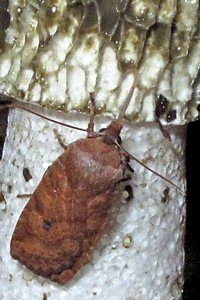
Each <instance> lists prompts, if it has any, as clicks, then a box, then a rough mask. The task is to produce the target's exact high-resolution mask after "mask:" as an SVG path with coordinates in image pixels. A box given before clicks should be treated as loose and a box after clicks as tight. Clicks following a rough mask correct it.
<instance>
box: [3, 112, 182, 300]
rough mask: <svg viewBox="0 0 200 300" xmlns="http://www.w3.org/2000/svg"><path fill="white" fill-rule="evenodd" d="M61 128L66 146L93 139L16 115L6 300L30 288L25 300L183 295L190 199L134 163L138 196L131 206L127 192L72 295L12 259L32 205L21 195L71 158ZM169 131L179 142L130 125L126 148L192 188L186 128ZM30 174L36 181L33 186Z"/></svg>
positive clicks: (7, 157) (10, 147)
mask: <svg viewBox="0 0 200 300" xmlns="http://www.w3.org/2000/svg"><path fill="white" fill-rule="evenodd" d="M61 121H63V120H61ZM64 121H65V122H66V123H70V124H72V125H75V126H77V125H78V126H79V127H80V126H81V127H83V128H86V127H87V122H88V118H87V117H86V116H81V117H80V115H79V117H78V115H77V114H73V115H67V116H66V118H65V120H64ZM108 122H109V119H108V118H104V117H99V118H97V122H96V129H97V130H98V129H100V128H101V127H105V126H106V125H107V124H108ZM54 129H57V130H58V132H59V133H60V135H61V136H62V138H63V140H64V143H65V144H68V143H71V142H72V141H73V140H76V139H78V138H84V137H85V133H82V132H80V131H76V130H72V129H68V128H64V127H62V126H60V125H56V124H53V123H51V122H48V121H46V120H43V119H41V118H40V117H37V116H34V115H32V114H30V113H28V112H24V111H21V110H18V109H16V110H12V111H11V112H10V114H9V120H8V130H7V138H6V141H5V145H4V151H3V157H2V160H1V168H0V172H1V173H0V176H1V182H2V187H1V189H2V192H3V193H4V196H5V199H6V207H2V209H3V208H4V209H3V210H1V237H2V238H1V247H0V256H1V266H2V267H1V269H2V271H1V275H0V276H1V284H2V288H1V297H2V299H9V297H11V294H12V297H14V298H13V299H17V298H18V297H22V295H21V291H22V290H23V295H24V296H23V297H24V298H21V299H24V300H25V299H27V298H28V297H30V295H33V294H34V295H35V296H34V297H35V299H38V300H39V299H41V296H42V293H48V295H49V296H50V299H51V298H52V299H63V297H67V298H68V297H69V298H70V299H79V298H80V297H81V298H82V299H94V295H96V296H98V299H108V298H109V299H120V300H121V299H127V298H128V297H130V298H132V297H134V299H137V300H139V299H166V300H168V299H169V300H171V299H178V298H179V297H181V293H182V287H183V265H184V245H183V241H184V240H183V238H184V229H185V198H184V196H183V195H182V194H181V193H180V191H179V190H177V189H176V188H175V187H174V186H171V185H170V184H168V183H166V182H165V181H164V180H162V179H161V178H159V177H157V176H156V175H155V174H153V173H151V172H150V171H149V170H146V169H145V168H144V167H142V166H141V165H139V164H137V163H136V162H134V161H132V162H131V166H132V168H133V169H134V171H135V172H134V174H133V178H132V181H131V185H132V189H133V197H131V199H130V200H129V201H126V199H127V194H126V193H123V195H122V198H121V200H120V203H119V204H118V206H117V211H116V212H115V215H114V216H111V217H112V218H113V220H114V222H113V226H111V228H109V229H108V230H107V231H106V233H105V235H104V236H103V238H102V240H101V243H100V245H99V246H98V248H97V249H96V250H95V251H94V254H93V257H92V258H91V261H90V263H89V264H88V265H87V266H86V267H84V268H83V269H82V270H81V271H80V273H79V274H78V275H77V276H75V277H74V278H73V279H72V281H71V282H70V283H69V285H67V286H66V289H64V290H63V288H62V287H59V286H55V285H54V284H53V283H50V282H48V281H46V280H45V279H42V278H39V277H38V276H36V275H34V274H33V273H31V272H30V271H28V270H27V269H25V268H22V266H21V265H19V264H18V263H17V262H16V261H14V260H13V259H12V258H11V257H10V254H9V244H10V239H11V236H12V233H13V230H14V227H15V224H16V221H17V219H18V217H19V215H20V213H21V212H22V210H23V207H24V205H25V204H26V203H27V201H28V199H26V198H24V199H23V198H22V199H19V198H17V195H18V194H30V193H32V192H33V190H34V189H35V187H36V186H37V184H38V182H39V181H40V179H41V177H42V175H43V173H44V171H45V170H46V169H47V167H48V166H49V165H50V164H51V163H52V162H53V161H54V160H55V159H56V157H57V156H58V155H60V154H61V153H62V152H63V149H62V148H61V146H60V144H59V143H58V140H57V138H56V136H55V134H54ZM167 130H168V131H169V134H170V136H171V139H172V141H171V142H169V141H168V140H167V139H165V138H164V137H163V135H162V133H161V131H160V130H159V128H158V126H157V124H154V123H152V124H148V126H147V124H138V125H132V124H131V125H128V124H127V125H125V126H124V127H123V131H122V140H123V147H125V148H126V149H127V150H128V151H129V152H130V153H132V154H134V155H135V156H136V157H138V158H140V159H141V160H142V161H143V163H144V164H147V165H148V166H150V167H151V168H152V169H154V170H156V171H157V172H159V173H161V174H162V175H163V176H165V177H166V178H169V179H170V180H172V181H173V182H174V183H176V184H177V185H178V186H180V187H181V188H182V189H184V184H185V161H184V148H185V130H186V127H184V126H174V127H169V128H167ZM24 169H26V170H27V169H28V171H29V173H30V174H31V177H32V178H30V176H29V177H28V178H29V180H27V181H26V176H25V175H24V172H23V170H24ZM52 238H53V237H52ZM44 282H45V283H44ZM19 285H20V289H18V286H19ZM27 286H28V287H29V288H28V289H27ZM8 287H9V288H8ZM69 287H70V288H69ZM20 295H21V296H20Z"/></svg>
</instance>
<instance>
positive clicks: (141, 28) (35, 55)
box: [0, 0, 200, 300]
mask: <svg viewBox="0 0 200 300" xmlns="http://www.w3.org/2000/svg"><path fill="white" fill-rule="evenodd" d="M198 7H199V3H198V1H190V2H189V1H187V2H186V1H179V2H177V1H175V0H168V1H162V2H160V1H128V0H126V1H117V0H115V1H114V0H112V1H109V2H108V1H103V0H102V1H100V0H99V1H98V0H96V1H65V0H54V1H41V2H38V1H34V0H32V1H29V2H28V3H25V2H23V1H19V0H18V1H10V2H9V14H10V20H11V21H10V24H9V26H8V28H7V29H6V31H4V35H5V41H4V44H3V45H1V53H0V91H1V93H3V94H5V95H7V96H12V97H14V98H16V99H18V100H20V101H21V102H23V103H25V104H26V105H27V104H28V105H33V106H34V109H35V110H36V111H40V112H41V107H46V108H48V109H51V110H45V111H42V113H44V114H45V115H48V114H50V115H51V116H52V115H53V117H54V118H57V119H58V120H59V121H62V122H65V123H69V124H71V125H75V126H78V127H82V128H86V126H87V122H88V99H89V93H90V92H95V103H96V107H97V117H96V129H97V130H98V129H100V128H101V127H105V126H106V125H107V124H108V122H109V121H110V120H111V119H113V118H116V117H123V119H124V121H125V125H124V127H123V131H122V140H123V145H124V147H125V148H126V149H127V150H128V151H129V152H130V153H131V154H133V155H134V156H136V157H137V158H139V159H140V160H142V162H143V163H144V164H146V165H147V166H150V167H151V168H152V169H154V170H156V172H158V173H160V174H162V176H164V177H166V178H168V179H170V180H171V181H172V182H173V183H174V184H176V185H177V186H178V187H180V188H181V189H182V190H183V191H184V190H185V188H186V187H185V133H186V127H187V123H188V122H189V121H192V120H195V119H196V118H198V105H199V92H198V90H199V85H198V80H199V74H198V67H199V64H200V57H199V50H200V43H199V39H198V37H199V32H198V29H199V28H198V26H199V20H198ZM2 11H3V9H2ZM4 11H6V10H5V9H4ZM185 20H187V22H185ZM56 110H59V112H56ZM62 111H64V112H66V113H65V114H64V113H63V112H62ZM158 125H159V126H158ZM54 129H57V130H58V132H59V134H60V135H61V136H62V138H63V139H64V142H65V143H66V144H68V143H71V142H72V141H74V140H76V139H78V138H80V137H84V133H81V132H79V131H76V130H71V129H69V128H65V127H62V126H60V125H55V124H54V123H51V122H48V121H45V120H44V119H42V118H40V117H37V116H35V115H33V114H31V113H28V112H25V111H22V110H19V109H14V110H11V111H10V114H9V118H8V129H7V137H6V141H5V144H4V151H3V156H2V160H1V168H0V175H1V182H2V184H1V190H2V192H3V193H4V196H5V198H6V203H7V210H6V212H5V211H4V212H3V213H2V224H1V229H0V230H1V236H2V239H1V241H4V242H3V244H2V245H1V247H0V257H1V265H2V271H1V275H0V276H1V294H2V297H3V298H4V297H5V298H6V295H8V293H12V295H15V296H12V297H15V299H17V298H18V297H20V299H27V298H29V297H30V296H31V295H33V294H34V298H35V299H41V295H42V294H44V293H47V291H48V294H50V295H51V297H52V299H53V298H56V299H63V297H68V298H70V299H75V298H81V299H93V298H94V295H96V296H98V298H99V299H108V298H110V299H133V298H134V299H136V300H137V299H166V300H168V299H178V298H179V297H181V293H182V287H183V268H184V247H183V246H184V230H185V195H184V194H182V193H181V192H180V190H179V189H177V188H176V187H174V186H173V185H171V184H169V183H168V182H166V181H165V180H163V179H162V178H160V177H158V176H157V175H155V174H154V173H152V172H150V171H149V170H147V169H145V168H144V167H143V166H141V165H139V164H137V162H135V161H132V162H131V166H132V167H133V168H134V171H135V172H134V175H133V179H132V182H131V184H132V188H133V198H132V199H130V200H129V201H128V202H126V201H122V203H121V206H120V208H119V211H118V214H117V217H116V224H115V225H116V226H113V228H111V229H110V231H109V232H107V233H106V234H105V235H104V237H103V238H102V241H101V244H100V245H99V247H98V248H97V249H96V250H95V252H94V255H93V257H92V258H91V262H90V263H89V264H88V265H87V266H86V267H84V268H83V269H82V270H81V272H80V273H79V274H78V276H76V277H74V279H73V280H72V281H71V283H70V289H69V288H67V289H65V290H63V288H61V287H59V286H55V285H52V284H50V283H49V282H48V284H47V283H45V284H44V281H45V280H43V279H41V278H40V279H38V278H37V276H34V277H33V279H31V281H28V282H26V280H25V278H26V277H27V276H24V273H27V272H28V271H27V270H26V269H24V268H22V266H21V265H19V264H17V263H16V261H14V260H13V259H12V258H11V257H10V254H9V244H10V239H11V236H12V232H13V230H14V227H15V224H16V221H17V219H18V217H19V215H20V213H21V211H22V210H23V207H24V205H25V203H26V202H27V201H28V199H21V200H19V199H17V195H18V194H26V193H28V194H30V193H32V192H33V190H34V189H35V187H36V186H37V184H38V182H39V180H40V179H41V177H42V175H43V173H44V171H45V170H46V169H47V167H48V166H49V165H50V164H51V163H52V162H53V161H54V160H55V158H56V157H57V156H58V155H59V154H60V153H62V151H63V150H62V148H61V147H60V144H59V143H58V141H57V139H56V137H55V134H54ZM24 168H28V170H29V171H30V173H31V176H32V178H31V179H30V180H28V181H27V182H26V181H25V180H24V177H23V169H24ZM127 235H128V236H130V237H131V243H130V245H129V247H127V248H126V247H123V239H124V236H127ZM28 277H29V278H30V276H28ZM31 278H32V277H31ZM45 282H46V281H45ZM11 286H12V289H11V288H10V287H11ZM18 286H20V289H19V288H18ZM27 286H28V287H29V289H27ZM22 291H23V293H22ZM37 291H38V292H37ZM36 294H38V298H36V297H37V296H36ZM7 297H8V296H7ZM22 297H24V298H22Z"/></svg>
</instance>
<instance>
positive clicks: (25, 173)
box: [23, 168, 32, 182]
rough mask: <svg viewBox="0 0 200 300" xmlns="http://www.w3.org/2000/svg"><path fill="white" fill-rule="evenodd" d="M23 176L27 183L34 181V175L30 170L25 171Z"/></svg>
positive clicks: (25, 169)
mask: <svg viewBox="0 0 200 300" xmlns="http://www.w3.org/2000/svg"><path fill="white" fill-rule="evenodd" d="M23 176H24V179H25V181H26V182H27V181H29V180H30V179H32V175H31V173H30V171H29V169H28V168H24V169H23Z"/></svg>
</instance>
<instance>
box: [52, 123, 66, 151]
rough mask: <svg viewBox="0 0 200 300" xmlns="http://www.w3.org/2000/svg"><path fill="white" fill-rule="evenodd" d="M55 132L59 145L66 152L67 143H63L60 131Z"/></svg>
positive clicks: (55, 130) (54, 130)
mask: <svg viewBox="0 0 200 300" xmlns="http://www.w3.org/2000/svg"><path fill="white" fill-rule="evenodd" d="M53 132H54V134H55V137H56V139H57V141H58V143H59V145H60V146H61V147H62V148H63V149H64V150H66V149H67V145H65V143H64V142H63V140H62V137H61V134H60V133H59V132H58V130H57V129H55V128H54V129H53Z"/></svg>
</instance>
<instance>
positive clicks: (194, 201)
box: [183, 120, 200, 300]
mask: <svg viewBox="0 0 200 300" xmlns="http://www.w3.org/2000/svg"><path fill="white" fill-rule="evenodd" d="M186 170H187V190H188V193H187V217H186V239H185V251H186V253H185V254H186V262H185V272H184V276H185V286H184V292H183V300H198V299H200V209H199V202H200V195H199V194H200V178H199V177H198V173H199V170H200V120H199V121H195V122H192V123H190V124H189V125H188V131H187V143H186Z"/></svg>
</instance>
